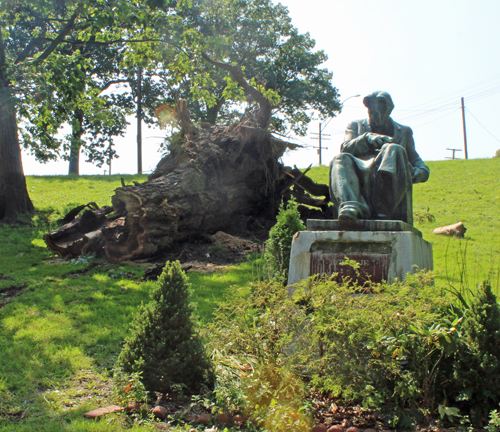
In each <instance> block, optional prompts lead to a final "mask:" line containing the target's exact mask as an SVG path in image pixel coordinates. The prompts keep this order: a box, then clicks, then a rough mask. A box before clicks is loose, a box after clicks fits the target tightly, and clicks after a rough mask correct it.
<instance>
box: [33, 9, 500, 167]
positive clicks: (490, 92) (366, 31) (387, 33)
mask: <svg viewBox="0 0 500 432" xmlns="http://www.w3.org/2000/svg"><path fill="white" fill-rule="evenodd" d="M275 2H276V3H277V2H278V1H277V0H275ZM279 3H281V4H283V5H285V6H287V7H288V9H289V12H290V17H291V19H292V23H293V24H294V25H295V26H296V27H297V28H298V29H299V31H300V32H301V33H306V32H308V33H310V35H311V36H312V38H313V39H315V40H316V49H321V50H324V51H325V53H326V54H327V55H328V61H327V62H326V63H325V64H324V65H323V67H325V68H327V69H329V70H330V71H331V72H333V80H332V82H333V85H334V86H335V87H337V89H338V91H339V93H340V95H341V96H340V101H345V105H344V108H343V110H342V113H341V114H339V115H337V116H336V117H334V118H332V119H327V120H326V121H324V122H323V124H322V128H323V134H324V140H323V147H324V146H326V147H327V149H325V150H323V152H322V162H323V165H328V163H329V162H330V160H331V159H332V158H333V156H335V155H336V154H338V152H339V149H340V144H341V143H342V141H343V135H344V129H345V126H346V125H347V124H348V123H349V122H350V121H352V120H355V119H359V118H365V117H366V108H365V107H364V106H363V102H362V97H351V96H354V95H357V94H360V95H361V96H365V95H367V94H369V93H371V92H373V91H375V90H384V91H387V92H389V93H390V94H391V96H392V99H393V101H394V104H395V106H396V107H395V109H394V111H393V113H392V118H393V119H394V120H395V121H396V122H398V123H402V124H405V125H407V126H410V127H411V128H412V129H413V133H414V138H415V145H416V148H417V151H418V153H419V154H420V156H421V157H422V159H424V161H425V160H444V159H446V158H448V157H451V156H452V152H451V151H450V150H447V149H449V148H451V149H453V148H454V149H459V150H461V151H457V152H456V157H458V158H461V159H463V158H464V134H463V124H462V110H461V98H462V97H463V98H464V102H465V122H466V136H467V147H468V157H469V159H472V158H490V157H492V156H494V154H495V152H496V150H498V149H500V121H498V119H499V107H500V25H499V24H498V19H499V17H500V1H498V0H476V1H474V2H472V1H470V0H419V1H410V0H308V1H304V0H280V1H279ZM346 99H348V100H346ZM130 123H131V124H130V126H129V127H128V129H127V134H126V137H125V138H123V139H120V140H117V145H116V150H117V152H118V154H119V155H120V158H119V159H117V160H113V165H112V172H113V173H114V174H115V173H123V174H125V173H129V174H134V173H136V172H137V151H136V135H137V129H136V121H135V119H134V118H131V119H130ZM318 128H319V120H317V121H313V122H312V123H311V125H310V129H309V132H310V133H309V135H308V136H306V137H300V138H297V139H296V138H294V137H291V138H290V140H291V142H294V143H298V144H302V145H304V148H303V149H300V150H296V151H293V152H289V153H288V154H286V155H285V156H284V158H283V162H284V163H285V164H286V165H290V166H291V165H297V166H298V167H299V168H304V167H306V166H308V165H309V164H311V163H312V164H313V166H316V165H318V163H319V155H318V154H317V149H315V148H314V146H317V145H318V141H317V140H315V139H314V135H312V134H313V133H317V132H318ZM164 133H165V132H164V131H161V130H155V129H148V128H146V127H145V126H143V171H144V172H151V171H153V170H154V168H155V166H156V164H157V163H158V161H159V160H160V158H161V153H159V152H158V148H159V143H160V142H161V140H162V139H161V138H160V137H161V136H162V135H163V134H164ZM83 160H84V157H82V163H81V165H80V173H81V174H103V173H105V171H104V170H105V169H107V167H103V168H97V167H95V166H92V165H90V164H86V163H83ZM23 164H24V170H25V173H26V174H29V175H34V174H36V175H49V174H66V173H67V170H68V166H67V165H68V163H67V162H52V163H48V164H40V163H38V162H36V161H34V158H32V157H31V156H29V155H28V154H26V153H25V154H24V155H23ZM106 172H107V171H106Z"/></svg>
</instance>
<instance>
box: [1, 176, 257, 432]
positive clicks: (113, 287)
mask: <svg viewBox="0 0 500 432" xmlns="http://www.w3.org/2000/svg"><path fill="white" fill-rule="evenodd" d="M124 178H125V181H126V183H129V182H130V180H131V177H130V176H127V177H125V176H124ZM134 180H138V181H143V180H145V177H142V178H137V177H134ZM27 183H28V188H29V190H30V195H31V197H32V200H33V202H34V204H35V207H36V212H35V214H34V215H33V217H32V219H31V221H28V222H29V223H28V224H20V225H17V226H5V225H0V244H1V245H2V246H1V247H0V353H1V355H0V431H4V430H5V431H7V430H8V431H33V430H37V431H66V430H71V431H74V430H75V431H76V430H78V431H101V430H102V431H114V430H123V429H124V428H127V429H129V428H130V427H132V426H133V425H131V424H129V423H130V422H129V420H128V417H127V416H126V415H124V414H114V415H112V416H108V417H106V419H107V420H108V419H110V422H109V424H108V422H100V423H96V422H93V421H88V420H85V419H83V418H82V414H83V412H85V411H87V410H90V409H95V408H99V407H102V406H106V405H109V404H111V403H112V402H113V398H112V397H111V393H110V391H109V371H110V369H111V368H112V367H113V364H114V361H115V359H116V357H117V355H118V353H119V350H120V347H121V345H120V344H121V342H122V341H123V340H124V338H125V337H126V335H127V328H128V324H129V322H130V319H131V317H132V315H133V314H134V312H135V310H136V308H137V306H138V305H139V304H140V303H141V302H147V301H149V291H150V289H151V286H152V284H153V282H141V281H140V278H141V277H142V275H143V273H144V269H145V268H146V266H145V265H142V266H133V265H116V264H109V263H106V262H102V261H101V260H89V261H85V260H84V261H83V262H75V261H73V262H72V261H63V260H60V259H58V258H57V257H55V256H54V255H53V254H52V253H51V252H49V251H48V250H47V248H46V247H45V243H44V241H43V235H44V234H45V233H46V232H47V231H48V230H50V229H53V228H55V227H56V225H55V223H54V221H56V220H57V219H60V218H61V216H62V215H63V214H64V213H65V212H66V211H68V210H69V209H71V208H72V207H74V206H75V205H78V204H81V203H86V202H89V201H95V202H97V204H98V205H100V206H102V205H108V204H110V196H111V195H112V193H113V190H114V189H115V188H116V187H119V186H121V181H120V177H119V176H110V177H105V176H89V177H80V178H77V177H67V176H60V177H28V178H27ZM259 269H260V264H259V259H258V257H253V258H252V259H251V260H250V261H248V262H245V263H242V264H241V265H238V266H234V267H232V268H230V269H228V270H225V271H217V272H214V273H211V274H202V273H190V274H189V278H190V282H191V284H192V286H193V288H194V290H193V298H192V300H193V304H194V306H195V314H196V316H197V318H198V319H199V320H200V322H201V323H203V322H206V320H209V319H210V317H211V314H212V311H213V309H214V308H215V307H216V305H217V303H218V302H220V301H222V300H224V298H225V297H226V296H227V295H228V294H229V293H230V292H232V291H235V290H237V289H239V288H242V287H245V286H247V285H248V282H250V281H252V280H254V279H256V278H257V277H258V275H259ZM85 270H88V271H85ZM82 271H85V272H83V273H82ZM12 289H19V295H17V296H15V297H13V298H11V299H7V298H6V294H7V292H9V293H12ZM21 417H22V418H21ZM150 427H151V424H149V423H145V424H144V425H142V427H140V429H141V430H145V429H146V430H147V429H149V428H150ZM137 428H139V427H138V426H137V425H135V426H133V429H131V430H135V429H137Z"/></svg>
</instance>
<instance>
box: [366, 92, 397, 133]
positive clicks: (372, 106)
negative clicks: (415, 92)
mask: <svg viewBox="0 0 500 432" xmlns="http://www.w3.org/2000/svg"><path fill="white" fill-rule="evenodd" d="M363 104H364V105H365V107H366V108H368V117H369V118H370V124H371V125H374V126H383V125H384V124H385V122H386V121H387V119H388V118H389V116H390V115H391V112H392V110H393V109H394V103H393V102H392V98H391V95H390V94H389V93H387V92H385V91H375V92H373V93H370V94H369V95H368V96H365V98H364V99H363Z"/></svg>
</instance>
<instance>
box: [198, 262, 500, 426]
mask: <svg viewBox="0 0 500 432" xmlns="http://www.w3.org/2000/svg"><path fill="white" fill-rule="evenodd" d="M464 313H465V317H464ZM207 332H209V333H210V334H211V342H210V343H211V345H212V346H211V349H212V350H214V351H217V352H219V355H220V358H225V359H229V358H231V359H233V360H236V359H237V360H238V361H237V362H235V363H234V366H232V368H233V369H232V371H233V373H229V372H230V370H231V367H228V362H226V366H224V367H222V368H218V371H217V372H216V382H217V383H219V384H221V383H223V385H221V386H220V387H223V388H224V391H220V389H219V391H217V385H216V393H217V395H218V403H219V404H221V405H223V406H224V407H228V406H232V410H233V411H235V410H243V409H245V407H247V409H248V407H249V406H252V403H250V404H249V403H248V401H249V400H250V399H251V396H249V393H248V392H247V391H246V389H247V386H248V384H247V378H248V377H251V376H259V379H260V380H263V382H264V384H265V385H264V384H263V386H264V387H265V386H269V391H270V392H271V393H272V392H277V391H279V390H278V387H276V386H275V384H273V383H271V382H269V381H265V380H267V378H266V376H267V372H266V370H264V369H263V368H262V366H260V369H259V366H258V365H264V364H265V365H274V366H273V367H277V368H278V369H279V368H283V370H284V371H289V372H290V373H293V374H294V376H296V377H302V378H303V379H304V380H305V382H308V383H309V385H310V386H311V387H312V388H313V389H314V390H317V391H321V392H325V393H329V394H331V395H333V396H335V397H336V398H338V399H340V400H343V401H345V402H361V403H362V404H363V405H364V406H365V407H367V408H377V409H379V410H381V411H382V412H385V413H386V416H387V417H386V418H387V419H388V423H390V425H391V427H392V428H396V429H398V430H403V429H404V428H405V427H411V424H412V423H414V421H415V419H418V418H420V419H422V418H423V417H426V418H427V420H429V419H430V417H432V416H438V415H439V416H440V417H441V419H442V420H441V421H443V422H452V423H457V422H459V421H461V422H467V421H468V420H467V418H468V416H469V414H470V418H471V419H472V420H473V421H474V413H475V414H476V415H475V417H478V416H479V415H480V416H483V417H486V416H487V415H488V413H489V412H490V411H491V410H492V409H494V408H495V407H496V406H497V404H498V400H500V365H499V362H498V359H499V358H500V356H499V354H500V353H499V352H498V350H500V339H499V338H500V310H499V308H498V306H497V303H496V298H495V296H494V295H493V294H492V292H491V289H490V287H489V285H488V284H482V285H481V286H480V288H479V291H478V293H477V294H476V295H475V297H474V301H472V302H471V303H470V305H468V310H467V311H466V312H465V311H464V308H458V307H457V306H456V305H453V303H452V302H451V301H450V298H449V297H448V296H447V295H446V293H445V292H442V291H439V290H437V289H436V287H435V286H434V284H433V281H432V275H431V274H429V273H424V272H420V273H417V274H415V275H408V276H407V278H406V279H405V281H404V282H400V283H396V284H393V285H385V284H372V285H370V286H365V287H363V288H361V287H353V286H352V285H351V284H349V283H347V281H346V283H337V282H334V281H331V280H328V279H326V278H319V277H316V278H309V279H307V280H305V281H303V282H302V283H301V284H298V285H297V286H296V290H295V292H294V296H293V298H289V296H288V293H287V290H285V289H284V288H283V286H282V285H281V283H279V282H276V281H275V282H268V283H260V284H257V285H255V286H253V287H252V291H251V293H250V295H249V296H248V297H247V298H241V297H238V300H234V301H230V302H229V303H228V304H224V305H222V306H221V307H220V308H219V309H218V310H217V311H216V313H215V319H214V322H213V323H211V324H210V325H209V327H208V329H207ZM218 364H222V363H221V362H220V361H219V363H218ZM276 365H279V366H276ZM270 367H271V366H270ZM249 370H252V371H254V372H252V373H251V374H250V372H249ZM283 373H285V374H286V373H287V372H283ZM228 376H230V377H231V379H230V380H228V379H227V377H228ZM287 379H288V378H287ZM262 392H264V393H265V392H266V390H265V389H264V388H262ZM265 394H266V395H267V396H265V395H264V396H265V397H268V396H269V394H268V393H265ZM264 396H262V397H264ZM259 397H260V396H259ZM265 397H264V398H265ZM268 402H269V401H266V404H267V403H268ZM253 405H255V407H254V408H253V414H252V416H253V417H254V418H258V419H260V421H261V425H264V424H265V421H267V420H264V418H266V419H267V418H268V417H267V416H269V415H271V414H269V413H268V411H265V412H261V411H259V410H260V408H259V407H260V406H261V404H259V403H257V402H256V403H254V404H253ZM471 408H472V411H470V410H471ZM269 418H272V416H271V417H269ZM495 421H496V420H495ZM492 427H493V426H492Z"/></svg>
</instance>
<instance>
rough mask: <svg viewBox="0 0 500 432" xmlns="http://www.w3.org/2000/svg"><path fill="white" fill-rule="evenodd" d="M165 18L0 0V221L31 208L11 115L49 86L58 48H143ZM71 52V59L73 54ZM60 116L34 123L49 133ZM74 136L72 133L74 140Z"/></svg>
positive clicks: (134, 10)
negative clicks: (26, 97) (22, 101)
mask: <svg viewBox="0 0 500 432" xmlns="http://www.w3.org/2000/svg"><path fill="white" fill-rule="evenodd" d="M174 15H175V14H172V16H174ZM170 19H171V18H170V17H169V14H168V13H160V14H157V15H154V14H153V12H152V11H151V9H150V8H149V6H148V4H147V3H146V2H143V3H136V2H134V3H131V2H128V1H126V0H112V1H106V2H103V1H100V0H80V1H75V0H57V1H55V2H54V1H50V0H26V1H24V2H22V3H20V2H18V1H16V0H5V1H3V2H2V3H1V5H0V31H1V32H2V38H1V39H0V95H1V97H0V121H1V123H2V129H1V132H0V221H12V220H14V219H16V217H17V215H18V214H20V213H26V212H28V211H30V210H32V209H33V205H32V203H31V200H30V198H29V195H28V192H27V189H26V182H25V178H24V173H23V168H22V163H21V149H20V146H19V137H18V128H17V118H16V110H17V109H18V108H19V103H18V101H19V97H20V96H23V95H26V94H28V93H31V94H32V95H33V98H35V99H36V94H37V93H39V92H40V89H44V88H45V89H47V88H48V87H50V86H51V85H52V83H51V82H50V81H49V76H48V73H49V72H50V71H51V70H53V69H52V68H54V67H55V66H59V67H61V65H62V64H63V63H64V61H62V60H61V61H59V60H60V59H61V58H63V57H64V56H66V55H68V54H67V53H64V52H62V51H61V50H58V48H59V47H60V46H62V45H65V44H68V45H72V46H74V47H75V46H77V47H82V48H83V47H86V46H90V45H95V46H99V45H108V46H111V45H114V46H116V45H124V44H127V43H137V42H141V43H145V44H147V43H148V42H147V41H149V40H150V38H151V35H152V33H153V29H154V28H155V26H156V28H165V27H166V26H167V25H168V21H169V20H170ZM71 52H72V53H73V54H71V55H75V54H76V53H77V51H75V50H71ZM124 52H125V53H127V50H124ZM49 66H50V67H49ZM68 78H69V80H70V84H72V85H73V86H74V87H75V88H78V87H81V82H82V80H84V78H83V77H82V76H79V74H70V76H69V77H68ZM46 94H50V91H47V92H46ZM39 97H42V98H43V95H41V96H39ZM42 109H44V110H47V109H49V107H47V106H45V107H42ZM63 114H64V113H62V112H56V110H54V113H53V115H52V116H51V115H47V116H44V117H43V118H42V119H40V120H39V122H40V126H41V128H42V129H43V128H46V129H47V131H50V130H51V129H52V128H53V127H54V126H56V125H57V124H58V122H59V121H60V119H61V118H63ZM77 135H78V132H77V133H76V137H75V138H76V140H78V136H77ZM45 144H48V145H49V147H51V146H52V150H54V148H53V146H54V144H55V143H50V140H47V141H46V143H45ZM42 145H44V143H42Z"/></svg>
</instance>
